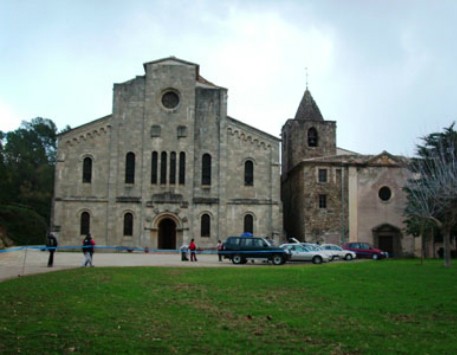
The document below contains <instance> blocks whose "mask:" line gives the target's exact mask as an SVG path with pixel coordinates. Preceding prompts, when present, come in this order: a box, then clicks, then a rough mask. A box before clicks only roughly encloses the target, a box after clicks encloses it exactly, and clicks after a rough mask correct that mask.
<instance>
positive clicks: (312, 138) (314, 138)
mask: <svg viewBox="0 0 457 355" xmlns="http://www.w3.org/2000/svg"><path fill="white" fill-rule="evenodd" d="M318 144H319V135H318V134H317V129H316V128H314V127H311V128H310V129H309V130H308V147H317V146H318Z"/></svg>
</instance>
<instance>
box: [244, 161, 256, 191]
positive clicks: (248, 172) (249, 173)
mask: <svg viewBox="0 0 457 355" xmlns="http://www.w3.org/2000/svg"><path fill="white" fill-rule="evenodd" d="M253 185H254V163H253V162H252V160H247V161H246V162H245V163H244V186H253Z"/></svg>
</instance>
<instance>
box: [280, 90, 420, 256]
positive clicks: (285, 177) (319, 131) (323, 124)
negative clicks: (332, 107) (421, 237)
mask: <svg viewBox="0 0 457 355" xmlns="http://www.w3.org/2000/svg"><path fill="white" fill-rule="evenodd" d="M406 163H407V160H406V159H405V158H404V157H401V156H393V155H391V154H389V153H388V152H385V151H384V152H382V153H380V154H378V155H374V156H373V155H361V154H357V153H354V152H350V151H346V150H343V149H339V148H337V145H336V123H335V122H334V121H327V120H324V118H323V116H322V114H321V112H320V110H319V108H318V106H317V104H316V103H315V101H314V99H313V97H312V96H311V93H310V91H309V90H308V89H306V91H305V93H304V95H303V99H302V101H301V102H300V105H299V107H298V110H297V113H296V115H295V118H293V119H289V120H287V121H286V123H285V124H284V126H283V128H282V201H283V205H284V229H285V232H286V234H287V236H288V237H295V238H297V239H299V240H306V241H309V242H321V243H324V242H326V243H335V244H342V243H344V242H349V241H351V242H352V241H353V242H368V243H370V244H372V245H373V246H375V247H378V248H380V249H382V250H385V251H388V252H389V253H390V254H391V255H393V256H405V255H413V254H414V253H415V251H416V250H415V249H416V244H418V243H416V242H415V239H414V237H413V236H410V235H405V233H404V228H405V225H404V223H403V220H404V216H403V209H404V206H405V203H406V195H405V193H404V192H403V187H404V186H405V183H406V181H407V179H408V178H409V177H410V175H409V172H408V169H407V168H406Z"/></svg>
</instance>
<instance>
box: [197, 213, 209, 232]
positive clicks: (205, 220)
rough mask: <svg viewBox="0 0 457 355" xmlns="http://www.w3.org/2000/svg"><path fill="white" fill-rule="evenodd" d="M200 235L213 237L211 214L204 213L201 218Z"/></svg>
mask: <svg viewBox="0 0 457 355" xmlns="http://www.w3.org/2000/svg"><path fill="white" fill-rule="evenodd" d="M200 236H201V237H202V238H209V237H211V216H210V215H209V214H208V213H204V214H202V216H201V218H200Z"/></svg>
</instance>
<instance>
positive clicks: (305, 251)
mask: <svg viewBox="0 0 457 355" xmlns="http://www.w3.org/2000/svg"><path fill="white" fill-rule="evenodd" d="M280 248H283V249H284V250H287V251H288V252H289V253H290V259H289V260H290V261H312V262H313V263H314V264H322V263H324V262H328V261H330V258H329V256H328V255H327V254H326V253H323V252H322V251H320V250H315V249H314V248H311V247H309V246H306V245H301V244H295V243H294V244H289V243H288V244H282V245H280Z"/></svg>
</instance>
